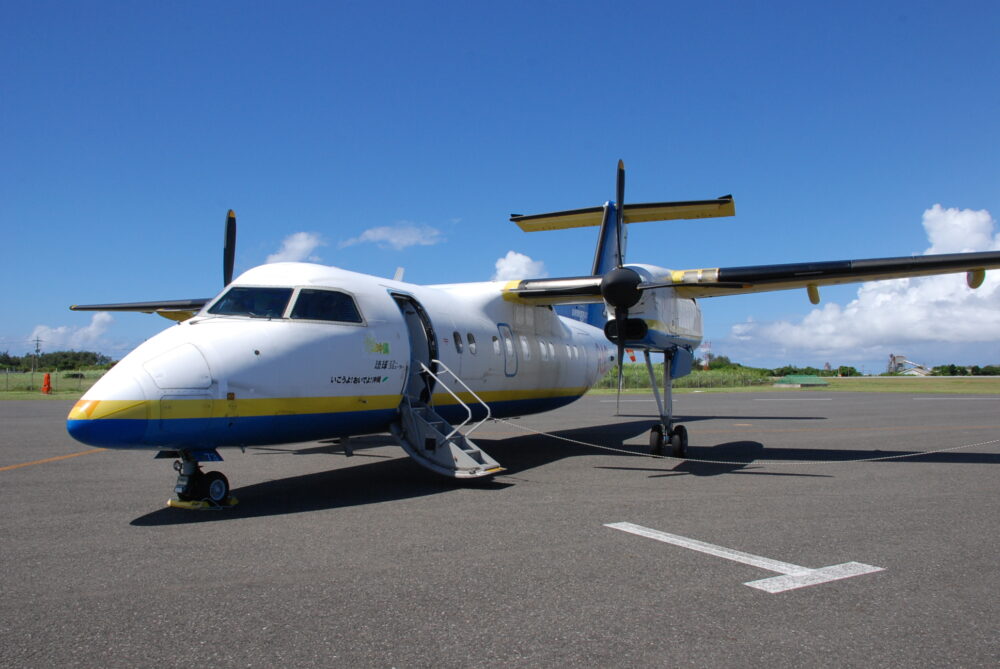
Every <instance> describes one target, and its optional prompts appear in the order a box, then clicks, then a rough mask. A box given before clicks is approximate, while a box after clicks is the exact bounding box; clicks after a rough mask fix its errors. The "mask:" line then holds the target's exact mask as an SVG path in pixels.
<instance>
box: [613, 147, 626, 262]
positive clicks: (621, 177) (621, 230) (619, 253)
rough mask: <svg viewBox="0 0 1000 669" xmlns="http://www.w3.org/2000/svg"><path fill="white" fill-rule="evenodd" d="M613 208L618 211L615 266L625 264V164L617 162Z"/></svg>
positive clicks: (620, 161)
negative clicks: (623, 245)
mask: <svg viewBox="0 0 1000 669" xmlns="http://www.w3.org/2000/svg"><path fill="white" fill-rule="evenodd" d="M615 208H616V209H617V210H618V227H617V229H618V244H617V245H616V246H617V249H616V255H615V261H616V266H617V267H621V266H622V265H624V264H625V253H624V252H623V250H622V243H623V242H624V240H625V163H624V161H622V160H619V161H618V178H617V179H616V182H615Z"/></svg>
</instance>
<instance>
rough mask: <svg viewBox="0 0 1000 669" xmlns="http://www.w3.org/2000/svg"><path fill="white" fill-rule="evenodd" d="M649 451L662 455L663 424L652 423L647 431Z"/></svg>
mask: <svg viewBox="0 0 1000 669" xmlns="http://www.w3.org/2000/svg"><path fill="white" fill-rule="evenodd" d="M649 452H650V453H652V454H653V455H663V426H662V425H654V426H653V427H652V429H650V431H649Z"/></svg>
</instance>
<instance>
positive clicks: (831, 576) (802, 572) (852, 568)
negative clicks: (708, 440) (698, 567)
mask: <svg viewBox="0 0 1000 669" xmlns="http://www.w3.org/2000/svg"><path fill="white" fill-rule="evenodd" d="M604 526H605V527H610V528H611V529H614V530H621V531H622V532H628V533H630V534H636V535H638V536H640V537H646V538H648V539H655V540H656V541H662V542H664V543H667V544H673V545H675V546H680V547H682V548H690V549H691V550H694V551H699V552H701V553H707V554H709V555H714V556H716V557H720V558H724V559H726V560H732V561H733V562H739V563H741V564H748V565H750V566H752V567H757V568H759V569H766V570H767V571H775V572H778V573H779V574H781V576H771V577H769V578H762V579H759V580H757V581H748V582H746V583H744V584H743V585H747V586H750V587H751V588H756V589H757V590H763V591H764V592H770V593H772V594H773V593H776V592H785V591H787V590H796V589H798V588H805V587H808V586H810V585H819V584H820V583H829V582H830V581H839V580H841V579H845V578H851V577H852V576H861V575H862V574H872V573H875V572H877V571H884V568H883V567H875V566H873V565H870V564H862V563H861V562H845V563H843V564H835V565H831V566H829V567H820V568H819V569H810V568H809V567H801V566H799V565H797V564H791V563H790V562H781V561H779V560H772V559H770V558H766V557H761V556H759V555H751V554H750V553H744V552H743V551H737V550H733V549H732V548H726V547H724V546H716V545H715V544H709V543H705V542H704V541H698V540H697V539H688V538H687V537H682V536H680V535H677V534H670V533H668V532H660V531H659V530H653V529H650V528H648V527H643V526H642V525H635V524H633V523H605V525H604Z"/></svg>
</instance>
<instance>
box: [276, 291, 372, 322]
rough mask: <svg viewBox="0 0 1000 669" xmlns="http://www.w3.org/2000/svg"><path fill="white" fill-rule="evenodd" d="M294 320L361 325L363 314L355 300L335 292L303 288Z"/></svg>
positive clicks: (294, 313) (296, 306)
mask: <svg viewBox="0 0 1000 669" xmlns="http://www.w3.org/2000/svg"><path fill="white" fill-rule="evenodd" d="M292 318H298V319H302V320H310V321H337V322H339V323H360V322H362V321H361V314H360V313H359V312H358V306H357V305H356V304H355V303H354V298H353V297H351V296H350V295H347V294H345V293H338V292H337V291H334V290H315V289H313V288H303V289H302V290H300V291H299V296H298V298H297V299H296V300H295V307H293V308H292Z"/></svg>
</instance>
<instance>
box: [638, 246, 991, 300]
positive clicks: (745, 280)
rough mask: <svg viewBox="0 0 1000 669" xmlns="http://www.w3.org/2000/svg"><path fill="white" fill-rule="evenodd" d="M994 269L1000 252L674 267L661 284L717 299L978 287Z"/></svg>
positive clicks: (685, 293) (680, 290) (684, 295)
mask: <svg viewBox="0 0 1000 669" xmlns="http://www.w3.org/2000/svg"><path fill="white" fill-rule="evenodd" d="M995 268H1000V251H986V252H982V253H949V254H942V255H930V256H903V257H899V258H871V259H865V260H833V261H824V262H808V263H789V264H782V265H749V266H746V267H719V268H715V269H693V270H675V271H673V272H671V273H670V281H669V282H664V283H662V284H657V286H673V287H674V289H675V290H676V291H677V293H678V295H680V296H682V297H717V296H721V295H740V294H743V293H763V292H767V291H772V290H790V289H792V288H810V287H819V286H832V285H837V284H842V283H857V282H861V281H880V280H884V279H902V278H906V277H911V276H931V275H934V274H953V273H958V272H966V273H967V274H968V277H967V279H968V283H969V286H970V287H973V288H975V287H978V286H979V285H980V284H981V283H982V282H983V278H984V276H985V271H986V270H988V269H995ZM647 285H648V284H647ZM646 287H647V286H642V288H646ZM648 287H650V288H651V287H654V286H652V285H648Z"/></svg>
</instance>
